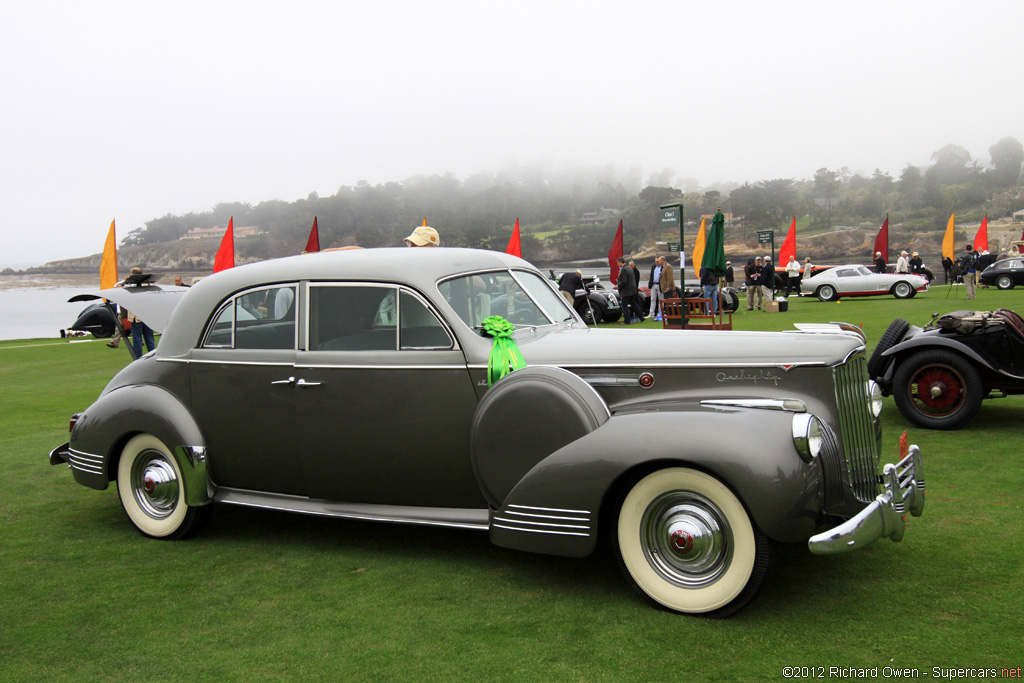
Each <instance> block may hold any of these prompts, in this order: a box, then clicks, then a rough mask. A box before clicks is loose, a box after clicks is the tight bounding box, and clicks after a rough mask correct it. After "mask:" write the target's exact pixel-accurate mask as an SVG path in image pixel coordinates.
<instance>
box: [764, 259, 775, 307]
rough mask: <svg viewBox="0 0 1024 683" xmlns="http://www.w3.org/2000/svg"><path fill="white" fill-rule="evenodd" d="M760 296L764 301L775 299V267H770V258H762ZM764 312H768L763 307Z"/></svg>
mask: <svg viewBox="0 0 1024 683" xmlns="http://www.w3.org/2000/svg"><path fill="white" fill-rule="evenodd" d="M761 294H762V295H763V296H764V300H765V301H771V300H772V299H774V298H775V266H773V265H772V257H771V256H765V257H764V265H763V266H762V267H761ZM764 310H766V311H767V310H768V307H767V306H765V307H764Z"/></svg>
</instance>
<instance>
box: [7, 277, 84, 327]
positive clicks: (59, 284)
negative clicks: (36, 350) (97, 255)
mask: <svg viewBox="0 0 1024 683" xmlns="http://www.w3.org/2000/svg"><path fill="white" fill-rule="evenodd" d="M99 285H100V278H99V276H98V275H0V339H38V338H45V339H52V338H54V337H60V331H61V330H62V329H66V328H67V327H68V326H69V325H72V324H73V323H74V322H75V319H77V318H78V314H79V313H81V312H82V310H84V309H85V308H86V307H87V306H88V305H89V304H88V303H85V302H79V303H73V304H70V303H68V299H70V298H71V297H73V296H75V295H76V294H82V293H84V292H88V291H94V290H97V289H99Z"/></svg>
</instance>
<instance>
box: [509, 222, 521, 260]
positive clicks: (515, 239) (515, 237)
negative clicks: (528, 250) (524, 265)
mask: <svg viewBox="0 0 1024 683" xmlns="http://www.w3.org/2000/svg"><path fill="white" fill-rule="evenodd" d="M505 253H506V254H512V255H513V256H518V257H519V258H523V248H522V245H520V244H519V219H518V218H517V219H516V227H515V229H513V230H512V237H510V238H509V239H508V248H506V249H505Z"/></svg>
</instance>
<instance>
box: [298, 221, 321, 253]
mask: <svg viewBox="0 0 1024 683" xmlns="http://www.w3.org/2000/svg"><path fill="white" fill-rule="evenodd" d="M316 251H320V232H319V231H318V230H317V229H316V216H313V229H312V230H310V231H309V239H308V240H306V248H305V249H303V250H302V253H303V254H312V253H313V252H316Z"/></svg>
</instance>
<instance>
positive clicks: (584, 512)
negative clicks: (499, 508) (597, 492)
mask: <svg viewBox="0 0 1024 683" xmlns="http://www.w3.org/2000/svg"><path fill="white" fill-rule="evenodd" d="M509 507H510V508H519V509H520V510H543V511H544V512H569V513H575V514H577V515H589V514H590V510H564V509H562V508H541V507H534V506H533V505H509Z"/></svg>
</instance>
